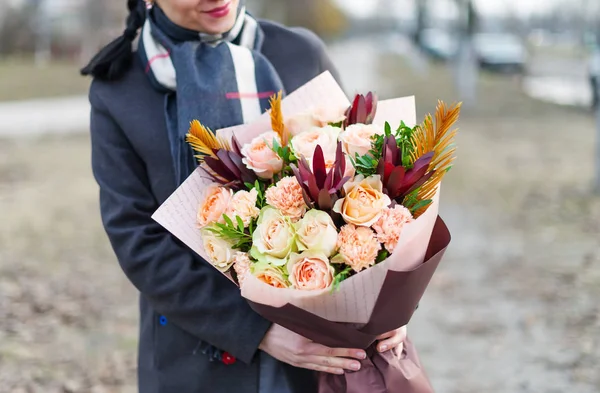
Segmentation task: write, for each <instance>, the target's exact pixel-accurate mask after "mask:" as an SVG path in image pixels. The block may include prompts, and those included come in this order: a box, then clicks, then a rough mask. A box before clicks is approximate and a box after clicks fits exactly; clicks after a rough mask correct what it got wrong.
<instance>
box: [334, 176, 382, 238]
mask: <svg viewBox="0 0 600 393" xmlns="http://www.w3.org/2000/svg"><path fill="white" fill-rule="evenodd" d="M382 190H383V185H382V184H381V179H380V177H379V175H375V176H369V177H367V178H365V177H364V176H362V175H358V176H356V177H355V178H354V180H353V181H350V182H348V183H346V184H344V192H345V197H344V198H342V199H339V200H338V201H337V202H336V203H335V205H334V206H333V211H335V212H336V213H340V214H341V215H342V217H343V218H344V221H346V222H347V223H348V224H354V225H358V226H364V227H370V226H371V225H373V224H374V223H375V222H376V221H377V220H379V218H380V217H381V215H382V214H383V211H384V209H385V208H386V207H388V206H389V205H390V204H391V203H392V200H391V199H390V197H389V196H387V195H385V194H384V193H383V192H382Z"/></svg>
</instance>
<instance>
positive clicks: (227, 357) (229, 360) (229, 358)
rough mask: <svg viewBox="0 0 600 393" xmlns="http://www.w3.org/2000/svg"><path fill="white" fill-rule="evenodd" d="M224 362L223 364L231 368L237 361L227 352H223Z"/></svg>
mask: <svg viewBox="0 0 600 393" xmlns="http://www.w3.org/2000/svg"><path fill="white" fill-rule="evenodd" d="M222 362H223V364H225V365H227V366H231V365H232V364H235V362H236V359H235V357H233V356H232V355H231V354H229V353H227V352H223V360H222Z"/></svg>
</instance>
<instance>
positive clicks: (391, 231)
mask: <svg viewBox="0 0 600 393" xmlns="http://www.w3.org/2000/svg"><path fill="white" fill-rule="evenodd" d="M412 221H413V216H412V214H411V213H410V210H408V209H407V208H405V207H404V206H402V205H396V206H394V208H393V209H385V210H384V212H383V214H382V215H381V217H380V218H379V220H377V222H376V223H375V224H373V229H374V230H375V232H376V233H377V240H379V242H381V243H384V245H385V248H386V249H387V250H388V251H389V252H393V251H394V249H395V248H396V245H398V240H399V239H400V234H401V233H402V228H403V227H404V225H406V224H408V223H410V222H412Z"/></svg>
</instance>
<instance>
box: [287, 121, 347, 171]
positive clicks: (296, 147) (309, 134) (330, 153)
mask: <svg viewBox="0 0 600 393" xmlns="http://www.w3.org/2000/svg"><path fill="white" fill-rule="evenodd" d="M340 132H341V129H340V128H337V127H332V126H326V127H313V128H311V129H309V130H308V131H304V132H302V133H300V134H298V135H296V136H295V137H293V138H292V140H291V142H290V144H291V146H292V150H293V151H294V154H295V155H296V157H298V158H300V157H304V158H306V160H307V161H308V162H309V163H310V162H311V161H312V159H313V156H314V154H315V149H316V148H317V146H321V149H323V154H324V156H325V158H326V159H327V158H328V157H330V158H331V159H335V150H336V148H337V143H338V136H339V135H340Z"/></svg>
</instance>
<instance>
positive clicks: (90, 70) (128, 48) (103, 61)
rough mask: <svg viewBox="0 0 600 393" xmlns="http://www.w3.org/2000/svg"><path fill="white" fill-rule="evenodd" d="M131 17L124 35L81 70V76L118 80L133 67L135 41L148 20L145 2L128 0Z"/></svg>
mask: <svg viewBox="0 0 600 393" xmlns="http://www.w3.org/2000/svg"><path fill="white" fill-rule="evenodd" d="M127 8H128V9H129V16H128V17H127V26H126V28H125V30H124V31H123V35H121V37H119V38H117V39H116V40H114V41H112V42H111V43H110V44H108V45H106V46H105V47H104V48H102V49H101V50H100V52H98V53H97V54H96V55H95V56H94V57H93V58H92V60H90V62H89V64H88V65H86V66H85V67H83V68H82V69H81V75H86V76H87V75H90V76H93V77H94V78H98V79H102V80H117V79H119V78H121V77H122V76H123V75H125V73H126V72H127V70H129V68H130V67H131V62H132V59H133V52H132V50H133V41H134V40H135V39H136V37H137V35H138V30H139V29H140V28H141V27H142V26H143V25H144V22H145V20H146V5H145V3H144V1H143V0H127Z"/></svg>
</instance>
